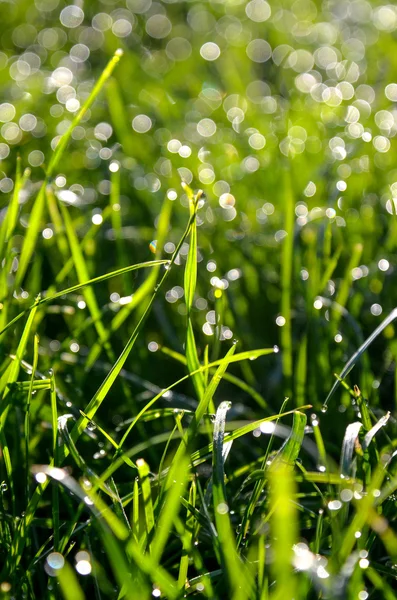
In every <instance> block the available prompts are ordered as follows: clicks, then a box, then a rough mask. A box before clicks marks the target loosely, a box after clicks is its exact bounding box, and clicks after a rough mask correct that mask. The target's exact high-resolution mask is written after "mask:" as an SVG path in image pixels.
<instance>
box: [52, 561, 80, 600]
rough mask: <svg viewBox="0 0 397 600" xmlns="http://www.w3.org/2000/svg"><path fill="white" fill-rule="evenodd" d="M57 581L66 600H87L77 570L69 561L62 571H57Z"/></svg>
mask: <svg viewBox="0 0 397 600" xmlns="http://www.w3.org/2000/svg"><path fill="white" fill-rule="evenodd" d="M57 580H58V581H59V587H60V588H61V593H62V596H63V598H64V599H65V600H85V594H84V592H83V590H82V589H81V586H80V584H79V580H78V579H77V576H76V573H75V570H74V569H73V568H72V567H71V566H70V564H69V563H68V562H67V561H66V562H65V564H64V566H63V567H62V569H59V570H58V571H57Z"/></svg>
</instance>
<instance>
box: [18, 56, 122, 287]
mask: <svg viewBox="0 0 397 600" xmlns="http://www.w3.org/2000/svg"><path fill="white" fill-rule="evenodd" d="M122 54H123V52H122V50H117V51H116V52H115V54H114V56H113V57H112V58H111V59H110V61H109V62H108V64H107V66H106V67H105V69H104V71H103V72H102V74H101V76H100V77H99V79H98V81H97V82H96V84H95V85H94V88H93V90H92V91H91V93H90V95H89V96H88V98H87V100H86V101H85V102H84V104H83V106H82V107H81V109H80V110H79V112H78V113H77V115H76V116H75V117H74V119H73V121H72V123H71V124H70V126H69V128H68V129H67V130H66V132H65V133H64V134H63V136H62V137H61V139H60V140H59V142H58V145H57V147H56V149H55V151H54V153H53V155H52V157H51V160H50V162H49V165H48V168H47V170H46V174H45V179H44V181H43V184H42V186H41V188H40V191H39V193H38V195H37V198H36V201H35V203H34V205H33V208H32V212H31V214H30V219H29V235H27V236H26V237H25V240H24V244H23V246H22V251H21V256H20V260H19V267H18V271H17V275H16V281H15V286H16V287H18V286H19V285H20V284H21V282H22V280H23V278H24V276H25V273H26V270H27V268H28V265H29V261H30V259H31V257H32V254H33V252H34V248H35V245H36V240H37V236H38V234H39V231H40V226H41V220H42V215H43V211H44V207H45V198H46V187H47V183H48V181H49V179H50V177H51V176H52V175H53V173H54V171H55V169H56V167H57V166H58V164H59V162H60V160H61V158H62V156H63V154H64V152H65V150H66V147H67V145H68V142H69V140H70V138H71V136H72V133H73V130H74V129H75V128H76V127H77V125H78V124H79V123H80V121H81V120H82V118H83V117H84V115H85V114H86V113H87V111H88V109H89V108H90V106H91V105H92V104H93V102H94V101H95V99H96V98H97V96H98V94H99V93H100V91H101V89H102V87H103V86H104V84H105V83H106V81H107V80H108V79H109V77H110V75H111V74H112V72H113V69H114V68H115V66H116V65H117V63H118V62H119V60H120V57H121V56H122Z"/></svg>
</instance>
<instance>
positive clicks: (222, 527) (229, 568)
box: [212, 402, 251, 599]
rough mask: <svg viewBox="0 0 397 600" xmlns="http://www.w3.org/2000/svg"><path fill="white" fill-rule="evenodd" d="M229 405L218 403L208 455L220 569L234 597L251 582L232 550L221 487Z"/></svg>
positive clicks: (241, 595) (246, 590)
mask: <svg viewBox="0 0 397 600" xmlns="http://www.w3.org/2000/svg"><path fill="white" fill-rule="evenodd" d="M230 407H231V402H221V404H220V405H219V408H218V410H217V411H216V417H215V423H214V437H213V454H212V469H213V471H212V473H213V474H212V480H213V485H212V497H213V505H214V515H215V525H216V529H217V532H218V538H219V547H220V552H221V563H222V569H223V572H224V575H225V577H226V579H227V581H228V586H229V591H230V597H233V598H236V599H237V598H247V597H249V595H250V588H251V582H249V581H248V580H247V573H246V572H245V570H244V568H243V564H242V562H241V561H240V559H239V557H238V554H237V552H236V540H235V537H234V533H233V529H232V524H231V521H230V516H229V510H230V509H229V505H228V501H227V496H226V489H225V472H224V456H223V445H224V436H225V421H226V413H227V411H228V410H229V408H230Z"/></svg>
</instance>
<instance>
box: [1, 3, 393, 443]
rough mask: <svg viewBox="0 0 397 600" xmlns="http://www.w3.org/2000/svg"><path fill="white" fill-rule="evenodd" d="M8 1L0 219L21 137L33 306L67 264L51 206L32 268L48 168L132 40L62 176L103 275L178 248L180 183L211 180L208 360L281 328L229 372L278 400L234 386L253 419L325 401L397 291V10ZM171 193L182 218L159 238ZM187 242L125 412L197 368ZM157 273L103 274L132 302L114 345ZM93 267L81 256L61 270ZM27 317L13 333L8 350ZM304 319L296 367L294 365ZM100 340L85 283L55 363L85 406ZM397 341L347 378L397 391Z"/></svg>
mask: <svg viewBox="0 0 397 600" xmlns="http://www.w3.org/2000/svg"><path fill="white" fill-rule="evenodd" d="M0 14H1V21H2V32H1V42H0V44H1V51H0V85H1V88H0V89H1V96H0V137H1V140H0V206H1V208H2V213H0V216H1V214H3V215H4V214H5V212H4V211H5V208H6V207H7V204H8V202H9V198H10V195H11V194H12V190H13V186H14V179H15V169H16V157H17V155H18V154H19V155H20V156H21V159H22V165H23V167H24V168H26V167H29V168H30V169H31V175H30V178H29V179H28V180H27V181H26V183H25V186H24V190H23V193H22V195H21V199H20V200H21V204H22V206H21V213H20V218H19V225H18V232H17V234H16V235H15V236H14V238H13V240H12V247H13V251H14V253H15V259H14V263H13V266H12V269H11V273H10V274H9V276H8V290H9V291H11V292H12V293H13V294H14V300H13V302H14V309H15V314H17V313H18V312H20V310H21V309H22V308H24V307H26V306H30V305H31V303H32V299H33V297H34V296H35V294H37V293H38V292H39V291H43V290H46V289H48V288H49V287H50V286H51V285H53V284H54V281H56V277H57V275H58V274H59V271H60V266H61V267H62V265H63V264H64V257H63V256H62V252H61V248H60V245H59V242H58V234H57V229H56V226H55V224H54V218H53V213H51V210H48V211H47V213H46V217H45V222H43V223H42V230H41V232H40V236H39V239H38V242H37V244H36V248H35V254H34V256H33V260H32V263H31V266H30V268H29V269H28V272H27V276H26V277H25V279H24V281H23V282H22V287H21V286H17V287H15V285H14V284H15V279H14V277H15V274H16V273H17V270H18V257H19V253H20V249H21V245H22V240H23V236H24V235H25V233H26V229H27V228H28V227H29V217H30V211H31V208H32V204H33V202H34V199H35V197H36V194H37V192H38V190H39V188H40V185H41V183H42V181H43V179H44V173H45V169H46V165H48V162H49V159H50V157H51V154H52V151H53V150H54V148H55V147H56V144H57V142H58V141H59V139H60V136H62V134H63V133H64V132H65V131H66V130H67V128H68V127H69V126H70V124H71V122H72V121H73V119H74V117H75V116H76V114H78V111H79V109H80V107H81V106H82V105H83V104H84V101H85V100H86V99H87V97H88V95H89V93H90V91H91V90H92V89H93V86H94V84H95V82H96V81H97V80H98V78H99V76H100V74H101V72H102V71H103V69H104V67H105V65H106V64H107V62H108V61H109V59H110V58H111V56H112V55H113V53H114V52H115V50H116V49H117V48H122V49H123V50H124V56H123V58H122V60H121V61H120V64H119V65H118V66H117V68H116V69H115V71H114V73H113V75H112V77H111V79H110V80H109V81H108V82H107V84H106V87H105V89H104V90H103V91H102V92H101V95H100V96H99V98H98V100H97V101H96V102H95V103H94V105H93V106H92V107H91V109H90V110H89V111H88V112H87V113H86V115H85V116H84V118H83V119H82V121H81V123H80V124H79V125H78V126H77V127H76V128H75V129H74V131H73V134H72V140H71V143H70V145H69V147H68V150H67V152H66V153H65V155H64V157H63V159H62V161H61V164H59V165H58V167H57V172H56V173H55V174H54V175H53V177H52V181H51V183H52V190H53V195H54V198H57V199H58V200H59V202H61V203H63V204H64V205H65V206H67V209H68V211H69V214H70V215H71V218H72V219H73V227H74V230H75V232H76V234H77V236H78V238H79V239H80V240H83V239H84V238H85V239H84V244H82V247H83V249H84V255H85V259H86V261H87V267H88V270H89V275H90V276H91V277H93V276H95V275H100V274H102V273H105V272H107V271H110V270H113V269H115V268H119V267H121V266H125V265H126V264H133V263H137V262H140V261H144V260H151V259H153V253H156V252H157V254H159V253H161V254H162V255H163V256H164V257H168V258H170V257H171V255H172V253H173V251H174V250H175V246H176V244H177V242H178V240H179V239H180V237H181V235H182V233H183V231H184V228H185V226H186V223H187V220H188V214H189V211H188V208H187V206H188V202H187V197H186V194H185V193H184V191H183V189H182V187H181V181H185V182H186V183H188V184H189V185H190V186H191V187H192V188H193V189H194V190H197V189H199V188H200V189H202V190H203V191H204V193H205V196H204V202H203V206H202V207H201V209H200V211H199V217H198V224H199V228H198V246H199V252H198V261H199V264H198V289H197V294H196V298H195V309H194V313H193V322H194V328H195V332H196V341H197V345H198V348H199V353H200V357H201V358H202V357H203V352H204V348H205V346H206V345H207V344H208V345H209V356H210V359H213V360H215V359H217V358H218V357H220V356H223V355H224V354H225V352H226V350H227V348H228V347H229V346H230V341H231V340H233V339H237V340H239V349H240V350H248V349H253V348H262V347H273V345H275V344H277V345H279V346H280V352H279V353H278V354H275V355H272V356H269V357H265V358H261V359H258V360H257V361H255V362H252V363H251V362H249V363H248V364H246V363H242V364H241V366H238V365H235V366H234V367H233V369H231V372H232V373H234V374H235V375H236V376H238V377H239V378H241V379H243V380H244V381H245V382H246V383H247V384H249V385H250V386H252V388H254V389H255V390H257V391H258V392H259V393H260V394H261V395H262V396H263V399H264V401H265V404H260V403H259V404H258V402H255V400H254V399H253V397H252V395H249V394H247V393H246V391H244V390H242V389H241V387H240V388H236V387H235V386H234V385H232V384H230V387H228V386H227V385H223V387H222V388H221V389H220V398H219V399H222V395H223V397H224V398H227V399H231V400H232V401H233V409H232V411H234V415H235V416H240V417H244V418H251V417H254V416H260V415H262V414H264V413H266V412H268V413H269V414H270V413H273V412H275V411H277V410H278V409H279V408H280V406H281V403H282V402H283V400H284V396H285V395H290V397H291V399H292V403H293V405H294V406H295V405H299V404H304V403H311V404H313V405H314V408H315V409H318V410H319V409H320V407H321V406H322V404H323V401H324V399H325V397H326V395H327V393H328V392H329V390H330V388H331V387H332V384H333V382H334V380H335V379H334V373H335V372H337V373H339V372H340V371H341V370H342V368H343V365H344V363H345V362H346V361H347V359H348V358H349V356H350V355H351V354H352V353H353V352H354V351H355V350H356V349H357V347H358V346H359V345H360V344H361V343H362V341H363V340H364V339H365V338H366V337H367V336H368V335H369V334H370V333H371V332H372V331H373V330H374V329H375V328H376V327H377V326H378V325H379V324H380V323H381V321H382V319H383V318H384V317H385V316H387V314H388V313H389V312H390V311H391V310H392V309H393V308H394V307H395V306H396V301H397V292H396V287H395V282H396V271H395V264H396V241H397V237H396V235H397V224H396V215H395V209H396V201H395V197H396V198H397V166H396V141H395V135H396V131H397V124H396V123H397V110H396V102H397V40H396V31H397V8H396V7H395V6H394V5H391V4H390V5H387V4H381V3H379V2H371V3H370V2H366V1H365V0H353V1H350V2H347V1H343V2H342V1H332V0H330V1H324V2H314V1H311V0H296V1H295V2H293V1H290V0H285V1H278V0H275V1H274V2H273V1H272V2H269V3H268V2H266V0H251V1H250V2H245V1H240V0H234V1H225V0H222V1H215V0H213V1H208V2H186V1H162V2H152V0H127V1H126V2H125V1H119V0H102V1H96V0H91V1H89V2H75V3H74V4H70V3H65V2H62V1H59V0H35V1H34V2H33V1H31V0H27V1H25V0H18V1H15V2H13V1H10V0H9V1H6V2H1V3H0ZM165 206H167V207H168V208H167V210H169V212H170V226H169V227H168V231H167V233H166V236H165V239H164V240H163V242H162V244H161V247H159V246H158V245H157V246H156V239H157V237H158V235H157V233H156V228H157V225H158V219H159V215H160V212H161V210H162V207H163V210H165V208H164V207H165ZM291 207H292V208H291ZM291 245H292V246H291ZM187 252H188V244H187V243H185V244H184V245H183V247H182V249H181V252H180V255H179V257H178V259H177V263H178V264H179V265H180V267H179V268H178V267H175V268H174V269H173V271H172V273H171V275H170V277H169V278H168V280H167V288H166V289H163V290H162V291H161V293H160V295H159V297H158V299H157V300H156V302H155V305H154V309H153V311H152V314H151V317H150V319H149V321H148V322H147V324H146V326H145V331H144V335H143V336H142V337H141V339H140V340H139V341H138V343H137V345H136V347H135V349H134V352H133V353H132V355H131V356H130V358H129V359H128V361H127V364H126V373H125V376H126V377H127V379H126V381H127V386H128V389H129V390H130V393H131V397H132V399H133V402H134V404H133V405H132V404H131V403H130V402H129V401H128V402H127V401H126V400H125V396H124V395H123V394H124V392H122V388H121V387H120V384H119V383H117V384H116V385H115V386H114V388H113V390H112V392H111V394H112V397H113V399H114V402H113V403H112V406H111V407H109V408H107V407H105V406H104V407H103V409H101V411H100V418H102V419H103V421H104V422H106V423H109V422H112V423H113V424H114V426H115V427H116V426H117V425H118V424H119V423H120V422H121V421H122V420H123V419H125V418H128V417H129V416H131V412H132V410H133V409H132V406H134V407H136V406H143V403H142V402H143V401H144V400H145V399H147V398H150V397H152V396H153V389H154V388H153V385H154V386H159V387H160V388H162V387H165V386H167V385H169V384H170V383H172V382H173V381H174V380H176V379H177V378H178V377H180V376H183V375H184V373H185V367H184V366H183V364H180V363H178V362H175V360H174V359H173V358H172V357H170V356H168V355H165V354H164V352H162V348H163V347H166V348H171V349H173V350H175V351H177V352H180V353H183V352H184V350H183V345H184V341H185V330H186V317H185V314H186V308H185V303H184V297H183V266H184V264H185V261H186V255H187ZM283 263H284V264H283ZM145 277H147V273H144V272H143V271H138V272H137V274H129V275H128V276H125V277H118V278H115V279H111V280H109V281H108V282H105V283H103V284H101V285H98V286H96V287H95V294H96V297H97V301H98V304H99V306H100V308H101V313H102V319H103V322H104V324H105V325H106V327H108V328H110V327H111V324H112V323H114V319H115V317H116V316H117V315H118V314H119V313H120V311H122V310H124V313H123V314H124V317H123V319H122V326H121V324H119V326H118V327H116V329H115V331H114V334H113V335H112V337H111V343H112V346H113V348H114V350H115V352H116V355H118V354H119V353H120V351H121V350H122V348H123V346H124V344H125V343H126V341H127V339H128V336H129V334H130V333H131V331H132V329H133V326H134V324H135V323H136V322H137V319H138V317H139V314H140V312H141V311H142V308H143V307H144V305H145V302H146V301H147V298H148V292H147V293H146V294H143V297H142V300H140V301H139V302H136V305H134V303H133V299H134V294H135V293H136V290H138V289H139V288H140V286H141V285H142V284H143V282H144V280H145ZM283 278H284V280H283ZM76 281H77V280H76V276H75V273H74V271H73V269H72V270H70V272H69V274H68V275H67V277H65V278H64V280H63V282H62V285H59V286H58V289H62V288H63V287H67V285H72V284H74V283H76ZM283 290H284V291H283ZM283 294H284V301H283ZM288 298H289V300H288ZM128 306H131V311H130V313H129V312H128ZM285 310H287V314H285ZM12 316H14V315H13V314H9V318H11V317H12ZM21 327H22V326H21ZM21 327H17V328H16V329H15V330H13V332H12V333H10V334H9V335H8V336H7V337H6V338H3V339H4V340H5V341H4V346H3V350H2V351H3V352H8V351H9V350H10V348H13V347H15V342H16V340H18V335H20V331H21ZM285 328H287V334H284V333H283V332H284V331H286V330H285ZM289 328H291V336H292V349H290V350H288V349H287V351H288V352H289V353H290V356H291V357H292V367H291V368H289V367H288V365H287V366H285V363H283V360H285V350H286V348H285V344H288V337H289V334H288V330H289ZM283 335H284V336H285V337H284V338H283ZM96 342H97V334H96V331H95V328H93V327H92V326H90V320H89V315H88V312H87V307H86V303H85V300H84V297H83V296H82V295H79V294H77V295H71V296H67V297H65V298H64V299H61V300H60V301H58V302H56V303H53V304H52V305H51V307H50V308H49V309H48V311H47V313H46V314H45V316H44V313H42V322H41V324H40V353H41V358H40V360H41V365H39V368H41V369H42V370H43V371H44V370H45V369H46V368H49V367H50V366H55V368H56V369H57V372H58V373H59V374H62V375H59V377H58V380H59V385H60V387H61V388H62V390H63V392H64V394H65V396H66V397H67V398H69V400H70V401H71V402H73V403H76V404H77V405H78V406H79V408H81V407H84V406H85V404H86V401H87V400H88V399H89V398H90V395H92V393H93V392H94V391H95V390H96V389H97V387H98V385H99V384H100V383H101V381H102V380H103V378H104V376H105V374H106V373H107V372H108V369H109V361H108V358H107V356H106V353H104V352H103V351H101V349H100V348H99V354H98V356H97V358H96V361H94V363H93V365H91V366H89V368H88V369H87V357H88V356H89V355H90V352H91V351H92V348H93V346H94V345H95V343H96ZM396 352H397V346H396V342H395V331H394V327H393V325H392V324H391V325H390V326H389V327H387V328H386V329H385V330H384V332H383V333H382V335H381V336H379V337H378V338H377V339H376V341H375V343H374V344H373V346H372V347H371V349H370V351H369V353H368V354H367V355H366V357H365V359H364V360H365V361H366V366H367V368H366V370H365V376H364V373H363V374H362V373H361V371H360V367H359V366H358V367H357V368H356V369H355V371H354V372H353V375H352V376H351V378H350V380H349V381H350V383H351V384H352V385H353V384H354V383H357V384H359V385H360V388H361V390H362V392H363V394H364V395H365V397H367V398H369V399H370V401H371V404H372V406H373V407H375V411H376V407H378V408H379V409H382V410H380V413H379V414H383V412H384V410H385V409H387V408H394V406H395V385H394V381H395V377H394V371H395V357H396ZM283 365H284V366H283ZM151 386H152V387H151ZM177 391H178V393H179V392H180V394H179V395H178V394H177V395H174V396H172V399H173V403H172V406H182V407H187V406H194V400H193V397H194V389H193V387H192V386H191V384H190V383H187V384H186V385H185V386H180V387H179V388H177ZM168 400H169V399H168ZM162 402H163V405H165V406H167V398H166V399H163V400H162ZM178 403H179V404H178ZM43 410H45V409H43ZM134 410H135V408H134ZM346 410H347V411H348V413H349V415H351V411H352V410H354V407H353V409H352V408H351V402H350V398H349V395H348V393H347V392H346V391H344V392H343V393H342V394H340V393H338V395H337V396H335V397H334V398H333V400H332V402H331V403H330V409H329V411H330V412H334V413H335V415H336V416H337V415H338V414H340V413H341V414H343V413H344V412H346ZM43 414H45V412H44V413H43ZM231 414H232V413H231ZM350 418H351V416H346V419H347V422H348V419H350ZM338 435H339V434H338ZM340 435H341V436H342V435H343V430H342V429H341V431H340Z"/></svg>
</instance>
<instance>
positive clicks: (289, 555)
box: [269, 456, 298, 600]
mask: <svg viewBox="0 0 397 600" xmlns="http://www.w3.org/2000/svg"><path fill="white" fill-rule="evenodd" d="M269 489H270V506H269V510H270V511H271V512H272V517H271V532H272V544H271V547H272V556H273V561H272V563H271V571H272V575H273V579H274V580H275V582H276V588H275V590H274V591H273V592H272V594H271V596H270V597H271V598H273V599H274V600H279V599H280V600H281V599H283V600H284V599H286V598H295V597H296V591H297V589H296V576H295V574H294V570H293V567H292V559H293V546H294V544H295V543H296V541H297V538H298V517H297V510H296V506H295V503H294V497H295V483H294V476H293V472H292V470H291V467H290V465H289V464H288V462H284V460H283V459H282V457H281V456H279V457H278V458H277V459H276V460H274V461H273V463H272V466H271V467H270V469H269Z"/></svg>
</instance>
